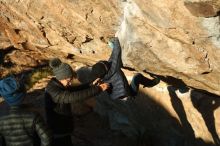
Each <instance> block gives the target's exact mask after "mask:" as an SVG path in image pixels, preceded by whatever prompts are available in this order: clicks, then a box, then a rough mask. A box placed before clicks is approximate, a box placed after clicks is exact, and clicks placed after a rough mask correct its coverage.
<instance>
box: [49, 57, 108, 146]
mask: <svg viewBox="0 0 220 146" xmlns="http://www.w3.org/2000/svg"><path fill="white" fill-rule="evenodd" d="M49 65H50V67H51V68H52V70H53V73H54V75H55V77H54V78H52V79H51V80H50V81H49V83H48V84H47V86H46V88H45V103H46V106H45V107H46V115H47V123H48V125H49V126H50V128H51V129H52V132H53V146H61V145H65V146H71V145H72V141H71V134H72V133H73V130H74V125H73V123H74V122H73V116H72V112H71V106H70V104H71V103H76V102H82V101H84V100H85V99H87V98H90V97H92V96H95V95H97V94H99V93H100V92H102V91H105V90H106V89H107V88H108V84H106V83H102V84H100V85H97V86H96V85H82V86H77V87H73V86H72V84H71V83H72V80H73V79H74V78H77V76H76V73H75V71H74V70H73V69H72V68H71V66H70V65H69V64H67V63H64V62H61V60H60V59H59V58H54V59H51V60H50V62H49Z"/></svg>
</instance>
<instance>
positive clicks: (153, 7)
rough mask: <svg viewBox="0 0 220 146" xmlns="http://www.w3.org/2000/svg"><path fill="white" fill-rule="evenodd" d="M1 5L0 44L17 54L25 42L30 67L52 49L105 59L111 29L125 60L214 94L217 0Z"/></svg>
mask: <svg viewBox="0 0 220 146" xmlns="http://www.w3.org/2000/svg"><path fill="white" fill-rule="evenodd" d="M0 7H1V15H0V19H1V24H0V25H1V31H0V32H1V40H2V41H1V48H7V47H9V46H13V47H14V48H16V49H19V50H21V51H15V52H19V53H18V54H19V55H21V56H22V54H21V52H23V51H24V50H30V48H31V49H32V50H34V51H35V52H37V54H29V53H28V51H26V54H29V55H26V56H27V58H30V59H27V61H26V62H28V64H31V65H32V66H34V65H38V64H39V61H37V60H42V59H45V58H48V56H49V55H48V54H49V53H51V49H52V50H53V51H52V52H54V53H53V54H52V55H54V54H59V51H63V52H66V53H74V54H80V55H85V56H90V57H91V58H93V59H105V58H107V56H108V55H109V51H110V50H109V49H107V45H106V42H107V40H108V37H109V36H112V35H114V34H115V32H116V31H117V35H118V36H119V38H120V41H121V44H122V47H123V62H124V64H125V66H129V67H131V68H135V69H136V70H138V71H145V70H146V71H149V72H153V73H156V74H160V75H164V76H173V77H175V78H179V79H182V80H183V81H184V82H185V83H186V84H187V85H189V86H192V87H195V88H199V89H204V90H208V91H210V92H212V93H215V94H218V95H220V86H219V83H220V81H219V80H220V74H219V71H220V63H219V57H218V56H219V54H220V41H219V34H220V25H219V23H220V22H219V16H218V15H219V10H220V4H219V1H218V0H185V1H177V0H175V1H171V0H166V1H161V0H154V1H153V0H152V1H143V0H127V1H115V0H110V1H107V2H102V1H99V0H96V1H93V0H89V1H78V0H76V1H73V0H65V1H62V2H60V1H58V0H48V1H44V0H39V1H32V0H25V1H23V0H16V1H14V0H1V3H0ZM197 16H201V17H197ZM207 17H209V18H207ZM13 52H14V51H13ZM46 52H47V53H46ZM24 54H25V53H24ZM46 54H47V55H46ZM24 56H25V55H24ZM31 56H32V57H31ZM33 56H35V57H36V56H38V57H37V58H35V57H33ZM6 58H7V56H6ZM9 58H10V57H9ZM23 58H25V57H23ZM9 60H13V61H12V63H13V62H15V61H14V59H9ZM28 60H29V61H28ZM14 64H19V63H17V62H15V63H14ZM24 64H25V63H24ZM21 68H22V67H21Z"/></svg>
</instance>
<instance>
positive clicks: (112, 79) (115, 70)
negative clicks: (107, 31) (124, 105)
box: [102, 39, 130, 99]
mask: <svg viewBox="0 0 220 146" xmlns="http://www.w3.org/2000/svg"><path fill="white" fill-rule="evenodd" d="M113 43H114V48H113V50H112V54H111V56H110V58H109V60H108V62H109V64H110V68H109V70H108V72H107V74H106V75H105V76H104V77H103V79H102V80H103V82H106V83H110V84H111V87H112V90H111V93H110V97H111V98H112V99H117V98H119V97H127V96H129V95H130V88H129V84H128V81H127V79H126V77H125V74H124V73H123V72H122V70H121V67H122V60H121V46H120V42H119V40H118V39H116V40H115V41H114V42H113Z"/></svg>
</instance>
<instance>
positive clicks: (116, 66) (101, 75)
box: [77, 37, 160, 100]
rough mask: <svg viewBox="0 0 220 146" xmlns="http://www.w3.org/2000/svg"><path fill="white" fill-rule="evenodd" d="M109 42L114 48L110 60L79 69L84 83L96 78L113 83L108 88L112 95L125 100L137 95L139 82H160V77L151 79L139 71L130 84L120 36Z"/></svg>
mask: <svg viewBox="0 0 220 146" xmlns="http://www.w3.org/2000/svg"><path fill="white" fill-rule="evenodd" d="M108 44H109V47H110V48H111V49H112V54H111V56H110V58H109V60H108V61H98V62H97V63H96V64H94V65H93V66H92V67H88V68H86V67H82V68H80V69H79V70H77V73H78V79H79V80H80V81H81V82H82V83H89V82H92V81H94V80H95V79H98V80H97V83H101V82H106V83H109V84H110V85H111V88H110V89H109V90H108V91H109V95H110V97H111V98H112V99H123V100H126V99H127V97H129V96H133V97H134V96H136V95H137V92H138V89H139V84H142V85H143V86H144V87H153V86H154V85H156V84H158V83H159V81H160V80H159V78H154V79H152V80H150V79H148V78H146V77H144V76H143V75H142V74H140V73H137V74H135V75H134V76H133V78H132V81H131V84H130V86H129V84H128V81H127V79H126V76H125V74H124V73H123V71H122V70H121V68H122V60H121V46H120V42H119V40H118V38H117V37H113V38H111V39H110V41H109V42H108Z"/></svg>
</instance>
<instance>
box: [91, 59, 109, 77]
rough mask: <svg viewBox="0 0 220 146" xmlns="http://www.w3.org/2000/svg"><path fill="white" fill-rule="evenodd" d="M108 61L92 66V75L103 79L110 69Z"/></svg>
mask: <svg viewBox="0 0 220 146" xmlns="http://www.w3.org/2000/svg"><path fill="white" fill-rule="evenodd" d="M110 65H111V64H110V63H109V62H108V61H99V62H97V63H96V64H94V65H93V66H92V75H93V76H94V77H95V78H96V79H97V78H103V77H104V76H105V74H106V73H107V72H108V70H109V68H110Z"/></svg>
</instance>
